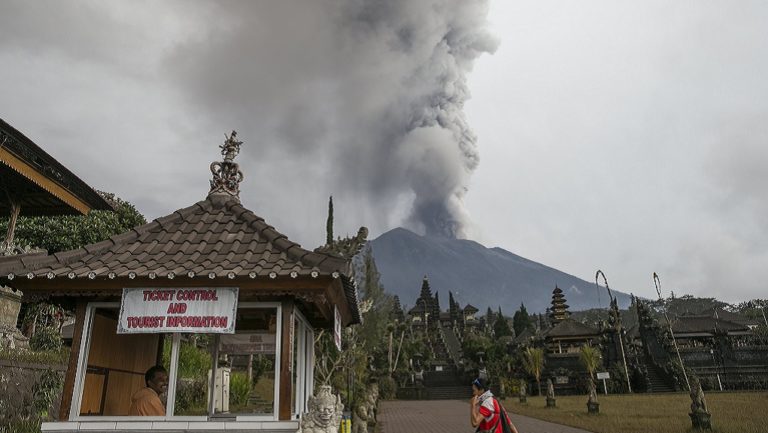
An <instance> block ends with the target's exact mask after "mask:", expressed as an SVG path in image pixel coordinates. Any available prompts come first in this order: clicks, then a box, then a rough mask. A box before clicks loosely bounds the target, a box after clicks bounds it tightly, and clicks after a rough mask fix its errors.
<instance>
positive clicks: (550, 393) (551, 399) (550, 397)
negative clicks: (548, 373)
mask: <svg viewBox="0 0 768 433" xmlns="http://www.w3.org/2000/svg"><path fill="white" fill-rule="evenodd" d="M547 407H556V405H555V385H553V384H552V379H547Z"/></svg>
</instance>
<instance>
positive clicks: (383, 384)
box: [379, 376, 397, 400]
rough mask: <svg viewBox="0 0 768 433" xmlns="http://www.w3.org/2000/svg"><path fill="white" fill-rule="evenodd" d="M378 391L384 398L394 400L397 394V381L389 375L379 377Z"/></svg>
mask: <svg viewBox="0 0 768 433" xmlns="http://www.w3.org/2000/svg"><path fill="white" fill-rule="evenodd" d="M379 392H380V393H381V398H382V399H384V400H394V399H395V397H396V395H397V383H396V382H395V379H393V378H391V377H389V376H383V377H381V378H380V379H379Z"/></svg>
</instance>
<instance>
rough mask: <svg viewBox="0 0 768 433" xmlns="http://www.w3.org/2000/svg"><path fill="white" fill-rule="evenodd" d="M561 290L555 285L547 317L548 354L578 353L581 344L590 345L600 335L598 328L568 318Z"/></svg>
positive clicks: (546, 339)
mask: <svg viewBox="0 0 768 433" xmlns="http://www.w3.org/2000/svg"><path fill="white" fill-rule="evenodd" d="M566 302H567V301H566V299H565V295H563V290H562V289H560V288H559V287H557V286H555V290H553V291H552V308H551V309H550V313H549V319H550V322H551V324H552V327H551V328H549V329H548V330H546V331H545V332H544V336H545V341H546V343H547V352H548V353H550V354H578V353H579V352H580V351H581V346H583V345H592V344H593V343H594V342H596V341H597V339H598V338H599V337H600V330H599V329H596V328H593V327H591V326H588V325H585V324H583V323H581V322H577V321H575V320H573V319H571V318H570V315H571V313H570V311H568V308H569V307H568V304H566Z"/></svg>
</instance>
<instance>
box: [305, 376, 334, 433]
mask: <svg viewBox="0 0 768 433" xmlns="http://www.w3.org/2000/svg"><path fill="white" fill-rule="evenodd" d="M343 410H344V405H343V404H342V403H341V397H340V396H335V395H333V393H332V392H331V387H330V386H328V385H323V386H320V389H319V390H318V393H317V395H314V396H312V397H310V399H309V412H307V413H306V414H304V416H303V417H302V418H301V430H300V432H301V433H337V432H338V431H339V425H340V423H341V413H342V411H343Z"/></svg>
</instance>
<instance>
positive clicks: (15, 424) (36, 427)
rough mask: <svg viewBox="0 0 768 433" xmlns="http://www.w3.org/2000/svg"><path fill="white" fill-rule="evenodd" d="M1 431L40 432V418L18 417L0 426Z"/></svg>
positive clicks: (2, 432) (10, 432) (18, 432)
mask: <svg viewBox="0 0 768 433" xmlns="http://www.w3.org/2000/svg"><path fill="white" fill-rule="evenodd" d="M0 433H40V420H37V419H16V420H13V421H11V422H9V423H8V425H5V426H0Z"/></svg>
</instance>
